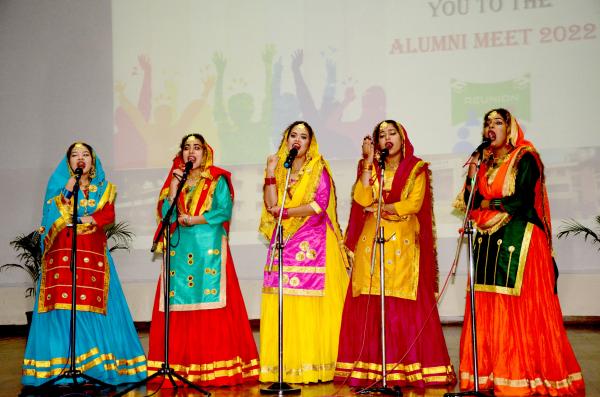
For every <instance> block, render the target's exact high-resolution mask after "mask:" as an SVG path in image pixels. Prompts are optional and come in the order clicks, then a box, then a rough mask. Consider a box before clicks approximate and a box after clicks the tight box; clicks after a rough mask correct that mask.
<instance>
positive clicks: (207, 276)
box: [161, 177, 233, 311]
mask: <svg viewBox="0 0 600 397" xmlns="http://www.w3.org/2000/svg"><path fill="white" fill-rule="evenodd" d="M184 191H186V189H184ZM194 191H195V186H192V187H191V188H190V189H189V191H187V192H186V194H187V195H188V196H191V195H193V194H194ZM182 194H184V193H183V192H182ZM213 194H214V195H213V200H212V205H211V208H209V209H208V210H207V211H206V212H204V213H203V214H202V215H204V218H205V219H206V221H207V223H206V224H201V225H193V226H183V225H179V226H178V227H177V229H176V231H175V232H174V233H173V235H172V236H171V253H170V255H171V272H170V274H171V280H170V283H171V285H170V291H169V296H170V304H171V310H172V311H187V310H200V309H216V308H222V307H225V305H226V296H227V294H226V291H225V286H226V280H227V275H226V274H225V272H226V266H225V264H226V263H227V255H228V249H227V244H228V242H227V232H226V231H225V229H224V228H223V222H226V221H228V220H229V219H230V218H231V210H232V207H233V202H232V200H231V194H230V192H229V187H228V186H227V182H226V180H225V179H224V178H223V177H219V180H218V181H217V186H216V188H215V191H214V193H213ZM186 199H187V197H186ZM169 205H170V203H169V202H168V201H167V200H165V203H164V204H163V208H162V212H163V216H164V214H166V212H167V210H168V208H169ZM172 221H173V222H174V221H176V214H173V219H172ZM161 299H162V295H161ZM162 307H163V304H162V301H161V310H162Z"/></svg>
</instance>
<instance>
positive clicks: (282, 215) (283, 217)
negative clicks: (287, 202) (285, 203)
mask: <svg viewBox="0 0 600 397" xmlns="http://www.w3.org/2000/svg"><path fill="white" fill-rule="evenodd" d="M289 217H290V214H288V209H287V208H284V209H283V213H282V214H281V219H288V218H289Z"/></svg>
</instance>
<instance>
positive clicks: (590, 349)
mask: <svg viewBox="0 0 600 397" xmlns="http://www.w3.org/2000/svg"><path fill="white" fill-rule="evenodd" d="M567 331H568V335H569V340H570V341H571V344H572V345H573V349H574V350H575V355H576V356H577V359H578V360H579V364H580V365H581V367H582V371H583V377H584V379H585V383H586V395H587V396H600V329H599V328H597V327H594V328H587V327H579V326H578V327H568V328H567ZM444 335H445V336H446V343H447V344H448V350H449V353H450V358H451V359H452V363H453V364H454V367H455V368H457V367H458V345H459V339H460V327H459V326H449V325H448V326H444ZM254 336H255V339H257V341H258V334H257V333H256V332H255V334H254ZM140 339H141V341H142V344H143V346H144V349H146V351H148V333H147V332H141V333H140ZM24 349H25V338H24V337H3V336H0V363H1V364H0V396H16V395H18V394H19V393H20V391H21V385H20V376H21V362H22V360H23V351H24ZM265 386H268V384H266V385H259V384H255V385H250V386H243V387H229V388H209V389H208V391H210V393H211V394H212V396H214V397H222V396H223V397H224V396H230V397H237V396H240V397H241V396H243V397H253V396H259V395H260V388H261V387H265ZM300 387H301V388H302V392H301V393H302V394H301V395H302V396H304V397H321V396H354V395H355V393H354V392H353V390H351V389H350V388H348V387H347V386H340V385H337V384H333V383H331V382H329V383H323V384H321V383H320V384H314V385H307V386H300ZM452 390H454V389H452ZM402 391H403V395H404V396H405V397H416V396H427V397H429V396H442V395H443V394H444V393H445V392H447V391H448V390H446V389H427V390H415V389H410V388H405V389H403V390H402ZM152 393H153V391H152V390H146V389H144V388H141V389H139V390H135V391H132V392H130V393H129V394H127V396H128V397H141V396H146V395H149V394H152ZM111 394H112V393H109V394H105V395H108V396H109V395H111ZM175 395H177V396H188V397H191V396H202V394H201V393H198V392H196V391H193V390H189V389H187V388H180V389H179V390H178V392H177V393H176V392H175V391H174V390H170V389H165V390H161V391H159V392H158V393H156V394H154V396H156V397H161V396H162V397H164V396H175Z"/></svg>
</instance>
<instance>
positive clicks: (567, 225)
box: [557, 215, 600, 250]
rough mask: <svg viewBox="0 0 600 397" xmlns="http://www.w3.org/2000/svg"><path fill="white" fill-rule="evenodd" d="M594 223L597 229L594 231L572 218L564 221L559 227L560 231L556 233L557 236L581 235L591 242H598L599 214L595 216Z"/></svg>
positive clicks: (599, 248)
mask: <svg viewBox="0 0 600 397" xmlns="http://www.w3.org/2000/svg"><path fill="white" fill-rule="evenodd" d="M596 223H597V224H598V226H597V231H594V230H592V229H591V228H589V227H587V226H585V225H582V224H581V223H579V222H577V221H576V220H574V219H571V220H569V221H564V222H563V227H562V228H561V231H560V233H558V234H557V237H558V238H562V237H569V236H570V235H573V236H578V235H583V239H584V241H588V239H590V241H591V243H592V244H600V215H598V216H596ZM598 250H600V247H598Z"/></svg>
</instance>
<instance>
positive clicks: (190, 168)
mask: <svg viewBox="0 0 600 397" xmlns="http://www.w3.org/2000/svg"><path fill="white" fill-rule="evenodd" d="M193 166H194V163H192V162H191V161H188V162H187V163H185V169H184V170H183V172H185V173H186V174H187V173H188V172H190V171H191V170H192V167H193Z"/></svg>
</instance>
